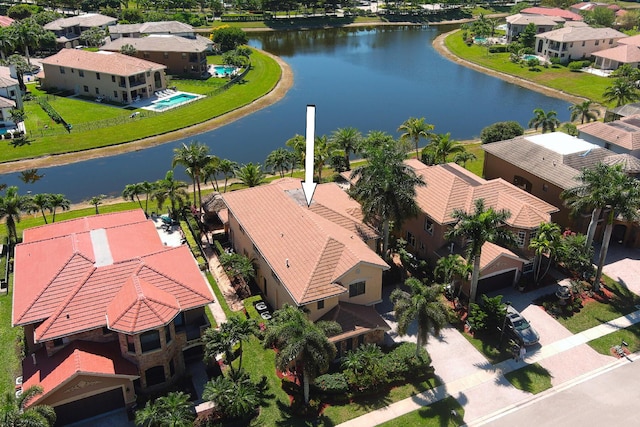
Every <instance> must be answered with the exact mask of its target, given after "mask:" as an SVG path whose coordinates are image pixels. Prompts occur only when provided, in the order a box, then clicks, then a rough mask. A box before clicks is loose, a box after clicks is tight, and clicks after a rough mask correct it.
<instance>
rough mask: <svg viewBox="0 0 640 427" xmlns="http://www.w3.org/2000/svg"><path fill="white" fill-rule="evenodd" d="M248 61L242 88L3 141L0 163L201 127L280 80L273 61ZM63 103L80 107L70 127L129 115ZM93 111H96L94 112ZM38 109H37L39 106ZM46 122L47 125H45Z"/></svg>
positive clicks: (90, 105)
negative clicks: (144, 113)
mask: <svg viewBox="0 0 640 427" xmlns="http://www.w3.org/2000/svg"><path fill="white" fill-rule="evenodd" d="M251 60H252V64H253V68H252V70H251V71H250V72H249V73H248V74H247V76H246V78H245V81H246V82H245V84H239V85H234V86H233V87H231V88H230V89H229V90H227V91H226V92H223V93H222V94H220V95H216V96H213V97H207V98H205V99H202V100H199V101H196V102H193V103H191V104H188V105H186V106H184V107H180V108H176V109H174V110H170V111H167V112H165V113H161V114H157V115H154V116H152V117H145V118H142V119H139V120H135V121H125V122H124V123H122V124H117V125H113V126H110V127H105V128H100V129H93V130H89V131H83V132H79V131H71V133H70V134H67V133H64V134H59V135H52V136H44V137H36V138H34V139H32V140H31V141H30V142H29V144H25V145H22V146H18V147H14V146H13V145H12V144H11V141H6V142H5V144H6V145H0V147H2V149H0V162H6V161H11V160H17V159H21V158H32V157H39V156H43V155H50V154H58V153H63V152H75V151H82V150H86V149H90V148H97V147H104V146H108V145H114V144H119V143H123V142H129V141H134V140H137V139H141V138H144V137H148V136H152V135H160V134H163V133H167V132H170V131H174V130H177V129H181V128H184V127H187V126H190V125H194V124H198V123H202V122H204V121H206V120H208V119H211V118H213V117H217V116H220V115H222V114H224V113H227V112H229V111H232V110H235V109H237V108H239V107H241V106H243V105H246V104H249V103H251V102H252V101H254V100H255V99H257V98H260V97H261V96H263V95H265V94H267V93H268V92H269V91H271V89H273V87H274V86H275V85H276V83H277V82H278V80H279V78H280V74H281V72H280V67H279V66H278V64H277V63H276V62H275V61H274V60H273V59H272V58H270V57H268V56H266V55H263V54H261V53H259V52H254V53H253V54H252V55H251ZM176 86H178V88H179V89H180V82H179V81H176ZM66 101H68V102H75V103H76V106H78V105H81V108H77V110H81V112H80V113H77V112H76V113H75V114H68V117H65V116H64V114H63V117H64V118H65V120H66V121H67V122H69V123H74V122H75V123H81V122H82V121H83V120H84V119H83V118H84V117H88V116H92V117H93V118H94V120H98V119H99V118H100V117H101V115H100V111H102V109H104V108H113V109H114V110H116V112H117V113H118V114H120V113H123V114H131V111H130V110H124V109H122V108H117V107H106V106H105V105H103V104H94V103H91V102H86V101H81V100H71V99H67V100H66ZM56 102H57V101H56ZM94 107H95V108H98V109H97V110H96V109H94ZM38 108H40V107H39V106H38ZM74 111H75V110H74ZM71 113H73V112H71ZM28 120H29V119H28ZM33 120H40V123H41V124H42V125H43V126H44V124H47V123H49V121H48V116H47V119H45V118H44V117H43V116H41V115H39V114H38V116H37V117H35V118H33ZM45 120H47V121H46V122H45ZM27 129H28V130H31V131H32V132H34V135H36V136H37V135H38V131H39V130H40V129H39V128H38V126H37V122H34V123H33V124H30V123H29V121H27Z"/></svg>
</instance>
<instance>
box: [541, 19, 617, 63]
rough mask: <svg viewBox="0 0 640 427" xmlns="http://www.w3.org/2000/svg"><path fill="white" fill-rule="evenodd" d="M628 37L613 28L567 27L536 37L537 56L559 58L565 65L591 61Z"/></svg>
mask: <svg viewBox="0 0 640 427" xmlns="http://www.w3.org/2000/svg"><path fill="white" fill-rule="evenodd" d="M625 37H627V36H626V35H625V34H624V33H621V32H620V31H616V30H613V29H611V28H592V27H588V26H578V27H575V26H567V27H563V28H559V29H557V30H553V31H548V32H546V33H542V34H538V35H536V43H535V54H536V55H539V56H543V57H545V58H547V59H550V58H559V60H560V61H561V62H563V63H568V62H571V61H577V60H581V59H591V56H592V55H593V54H594V53H595V52H598V51H601V50H604V49H609V48H612V47H614V46H616V43H617V42H618V40H620V39H622V38H625Z"/></svg>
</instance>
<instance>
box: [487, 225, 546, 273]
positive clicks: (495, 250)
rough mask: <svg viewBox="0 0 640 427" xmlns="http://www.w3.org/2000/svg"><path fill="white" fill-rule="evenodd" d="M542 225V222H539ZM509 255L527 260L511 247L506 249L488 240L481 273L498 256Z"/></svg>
mask: <svg viewBox="0 0 640 427" xmlns="http://www.w3.org/2000/svg"><path fill="white" fill-rule="evenodd" d="M538 225H540V223H538ZM501 257H508V258H512V259H515V260H518V261H521V262H523V263H524V262H527V260H526V259H522V258H520V257H519V256H518V255H516V254H515V253H513V252H511V251H510V250H509V249H505V248H503V247H502V246H498V245H494V244H493V243H490V242H486V243H485V244H484V245H482V252H481V253H480V273H481V275H482V270H484V269H485V268H487V267H489V266H490V265H491V264H493V263H494V262H496V261H497V260H498V258H501Z"/></svg>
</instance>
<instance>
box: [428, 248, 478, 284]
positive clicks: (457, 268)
mask: <svg viewBox="0 0 640 427" xmlns="http://www.w3.org/2000/svg"><path fill="white" fill-rule="evenodd" d="M469 273H471V265H469V264H467V263H466V262H464V259H462V257H461V256H460V255H456V254H450V255H447V256H445V257H442V258H440V259H438V261H436V268H435V269H434V270H433V274H434V275H435V276H436V277H437V279H438V280H441V281H442V282H443V283H450V284H451V286H452V287H453V285H454V284H455V280H456V278H462V279H466V278H467V277H468V276H469Z"/></svg>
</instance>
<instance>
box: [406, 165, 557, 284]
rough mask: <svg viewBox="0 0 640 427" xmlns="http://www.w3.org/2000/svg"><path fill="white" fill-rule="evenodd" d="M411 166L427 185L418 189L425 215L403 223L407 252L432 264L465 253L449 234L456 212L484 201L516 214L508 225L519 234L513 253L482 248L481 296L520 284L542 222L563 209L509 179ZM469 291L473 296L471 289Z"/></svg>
mask: <svg viewBox="0 0 640 427" xmlns="http://www.w3.org/2000/svg"><path fill="white" fill-rule="evenodd" d="M406 163H407V164H408V165H409V166H410V167H411V168H412V169H413V170H414V171H415V172H416V174H417V175H418V176H420V177H422V179H423V180H424V181H425V182H426V184H427V185H426V186H424V187H417V188H416V193H417V197H416V202H417V203H418V206H419V208H420V213H419V214H418V216H417V217H416V218H412V219H409V220H407V221H405V222H404V223H403V224H402V229H401V231H400V232H401V235H402V237H403V238H404V239H406V240H407V249H408V250H410V251H412V252H413V253H414V254H416V255H417V256H418V257H420V258H423V259H427V260H430V261H431V262H432V265H435V262H436V261H437V259H439V258H441V257H443V256H446V255H448V254H450V253H459V254H464V252H463V251H464V247H463V246H462V245H461V242H453V243H452V242H450V241H447V239H445V234H446V233H447V231H448V230H449V229H451V227H453V226H454V225H455V223H456V220H455V219H454V218H453V212H454V211H455V210H456V209H458V210H463V211H465V212H472V211H473V209H474V205H475V201H476V200H478V199H483V200H484V203H485V207H487V208H489V207H491V208H493V209H495V210H501V209H505V210H508V211H509V212H511V217H510V218H509V219H508V220H507V221H506V224H505V225H506V227H508V228H509V229H510V230H511V231H512V232H513V233H514V234H515V236H516V240H517V247H516V248H512V249H513V250H509V249H506V248H502V247H500V246H497V245H494V244H491V243H486V244H485V245H484V246H483V247H482V256H481V259H480V268H481V270H480V281H479V282H478V292H479V293H486V292H489V291H492V290H496V289H500V288H503V287H507V286H512V285H514V284H515V283H516V282H517V280H518V279H519V277H520V275H521V273H522V272H523V270H524V271H527V268H528V267H529V266H530V262H531V258H533V253H532V252H531V251H530V250H529V242H530V241H531V239H532V238H533V237H534V236H535V234H536V232H537V229H538V227H539V226H540V223H542V222H549V221H551V214H552V213H554V212H557V210H558V209H557V208H556V207H555V206H552V205H551V204H549V203H546V202H544V201H542V200H540V199H538V198H537V197H535V196H533V195H531V194H529V193H527V192H526V191H524V190H522V189H521V188H518V187H516V186H515V185H513V184H510V183H509V182H506V181H504V180H503V179H499V178H498V179H492V180H485V179H483V178H480V177H478V176H476V175H475V174H473V173H471V172H469V171H468V170H466V169H464V168H463V167H461V166H459V165H457V164H455V163H447V164H441V165H434V166H426V165H425V164H423V163H422V162H420V161H418V160H415V159H411V160H407V161H406ZM465 286H468V283H467V284H465ZM463 291H465V292H466V293H467V294H468V289H464V288H463Z"/></svg>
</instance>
